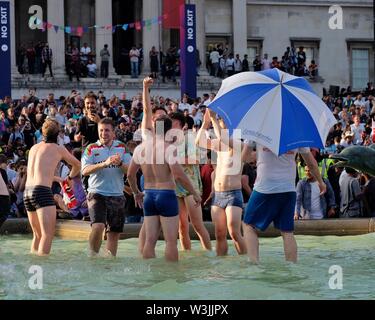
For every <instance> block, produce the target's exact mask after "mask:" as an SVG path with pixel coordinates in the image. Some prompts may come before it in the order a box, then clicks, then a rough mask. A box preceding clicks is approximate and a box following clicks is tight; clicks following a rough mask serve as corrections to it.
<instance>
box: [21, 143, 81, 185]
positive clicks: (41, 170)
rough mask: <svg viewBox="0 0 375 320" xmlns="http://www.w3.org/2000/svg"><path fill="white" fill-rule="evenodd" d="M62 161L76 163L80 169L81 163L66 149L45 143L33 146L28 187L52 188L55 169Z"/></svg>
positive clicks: (28, 168) (28, 169) (28, 171)
mask: <svg viewBox="0 0 375 320" xmlns="http://www.w3.org/2000/svg"><path fill="white" fill-rule="evenodd" d="M61 160H65V161H67V162H68V163H70V164H72V163H74V164H75V165H76V166H78V167H79V165H80V163H79V161H78V160H77V159H76V158H74V157H73V156H72V155H71V154H70V153H69V152H68V150H67V149H66V148H65V147H62V146H58V145H57V144H53V143H45V142H41V143H39V144H37V145H35V146H33V147H32V148H31V150H30V153H29V160H28V166H27V181H26V187H34V186H45V187H49V188H50V187H51V186H52V182H53V178H54V173H55V169H56V167H57V165H58V164H59V162H60V161H61ZM76 173H77V172H76ZM73 176H74V175H73Z"/></svg>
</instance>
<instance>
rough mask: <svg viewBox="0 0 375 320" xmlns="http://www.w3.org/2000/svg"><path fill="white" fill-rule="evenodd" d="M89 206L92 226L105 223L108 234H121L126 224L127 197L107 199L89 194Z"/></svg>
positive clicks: (99, 195) (95, 194)
mask: <svg viewBox="0 0 375 320" xmlns="http://www.w3.org/2000/svg"><path fill="white" fill-rule="evenodd" d="M87 205H88V208H89V215H90V219H91V225H93V224H95V223H103V224H105V226H106V230H107V232H116V233H121V232H123V230H124V224H125V197H124V196H120V197H107V196H102V195H101V194H97V193H89V195H88V197H87Z"/></svg>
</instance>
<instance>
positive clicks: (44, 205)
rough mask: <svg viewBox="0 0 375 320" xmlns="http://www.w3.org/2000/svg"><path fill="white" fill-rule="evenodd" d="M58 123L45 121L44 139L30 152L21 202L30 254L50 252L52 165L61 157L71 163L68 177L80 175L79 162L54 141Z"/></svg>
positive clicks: (53, 219) (51, 235) (54, 210)
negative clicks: (29, 231) (29, 233)
mask: <svg viewBox="0 0 375 320" xmlns="http://www.w3.org/2000/svg"><path fill="white" fill-rule="evenodd" d="M59 131H60V125H59V124H58V123H57V122H56V121H53V120H46V122H45V123H44V125H43V128H42V134H43V142H41V143H39V144H37V145H35V146H33V147H32V148H31V150H30V153H29V161H28V166H27V181H26V188H25V193H24V203H25V207H26V210H27V214H28V217H29V221H30V224H31V228H32V230H33V240H32V244H31V253H35V254H37V255H39V256H46V255H49V254H50V252H51V246H52V240H53V237H54V234H55V225H56V206H55V201H54V199H53V194H52V190H51V186H52V182H53V180H54V173H55V168H56V167H57V165H58V164H59V163H60V161H62V160H64V161H66V162H67V163H68V164H70V165H71V166H72V170H71V171H70V174H69V176H68V179H73V178H75V177H76V176H78V175H79V174H80V169H81V163H80V162H79V161H78V160H77V159H76V158H75V157H74V156H73V155H71V154H70V153H69V152H68V150H67V149H66V148H65V147H63V146H59V145H58V144H57V137H58V135H59Z"/></svg>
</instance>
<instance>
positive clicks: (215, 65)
mask: <svg viewBox="0 0 375 320" xmlns="http://www.w3.org/2000/svg"><path fill="white" fill-rule="evenodd" d="M210 60H211V64H212V70H211V76H214V77H217V73H218V71H219V60H220V53H219V52H218V51H217V49H216V48H214V50H212V52H211V53H210Z"/></svg>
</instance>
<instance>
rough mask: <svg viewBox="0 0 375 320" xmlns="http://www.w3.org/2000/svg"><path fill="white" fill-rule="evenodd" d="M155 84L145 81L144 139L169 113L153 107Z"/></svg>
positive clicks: (143, 238)
mask: <svg viewBox="0 0 375 320" xmlns="http://www.w3.org/2000/svg"><path fill="white" fill-rule="evenodd" d="M152 84H153V79H152V78H150V77H148V78H145V79H144V81H143V96H142V99H143V112H144V114H143V118H142V124H141V130H142V139H143V140H145V139H147V135H146V132H149V133H151V132H154V131H155V122H156V120H157V119H158V118H160V117H163V116H166V115H167V111H166V110H165V109H164V108H162V107H158V108H154V109H152V107H151V98H150V87H151V85H152ZM138 240H139V245H138V248H139V252H140V253H141V255H143V248H144V246H145V241H146V228H145V224H143V225H142V228H141V230H140V232H139V239H138Z"/></svg>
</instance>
